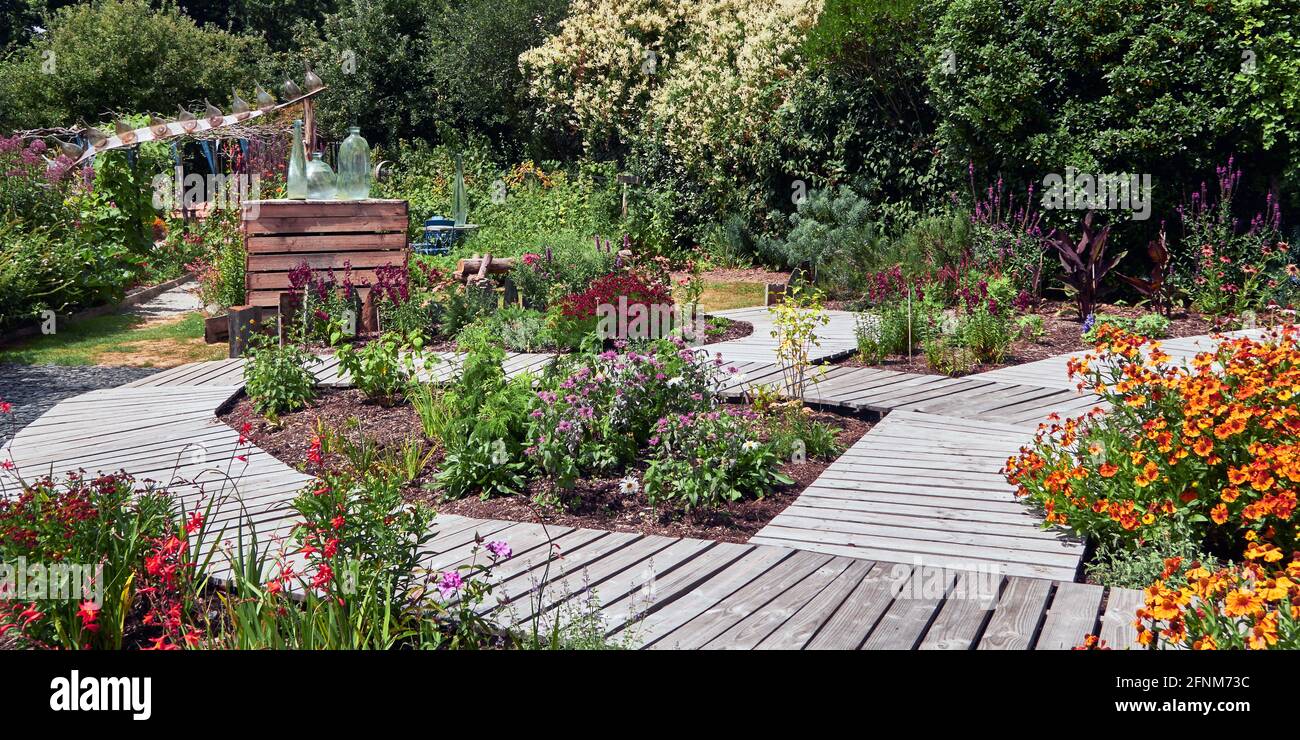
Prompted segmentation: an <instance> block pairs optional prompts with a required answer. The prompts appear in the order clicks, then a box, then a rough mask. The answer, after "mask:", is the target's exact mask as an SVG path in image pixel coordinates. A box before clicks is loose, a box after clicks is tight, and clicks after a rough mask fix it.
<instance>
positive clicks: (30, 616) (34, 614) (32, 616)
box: [18, 602, 45, 627]
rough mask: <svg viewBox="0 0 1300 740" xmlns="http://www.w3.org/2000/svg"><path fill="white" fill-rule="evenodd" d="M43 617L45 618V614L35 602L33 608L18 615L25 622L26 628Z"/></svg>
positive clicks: (28, 608) (30, 607)
mask: <svg viewBox="0 0 1300 740" xmlns="http://www.w3.org/2000/svg"><path fill="white" fill-rule="evenodd" d="M43 616H45V612H43V611H40V610H39V609H37V608H36V604H35V603H34V602H33V603H32V605H31V606H29V607H27V608H26V609H24V610H22V611H21V612H19V613H18V618H19V619H21V620H23V626H24V627H26V626H28V625H30V624H31V623H32V622H35V621H36V620H38V619H40V618H41V617H43Z"/></svg>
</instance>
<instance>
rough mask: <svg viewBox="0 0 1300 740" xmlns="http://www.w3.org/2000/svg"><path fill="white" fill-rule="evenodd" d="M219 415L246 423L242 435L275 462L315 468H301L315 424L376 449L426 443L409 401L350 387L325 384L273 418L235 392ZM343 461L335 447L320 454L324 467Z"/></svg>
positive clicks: (237, 425)
mask: <svg viewBox="0 0 1300 740" xmlns="http://www.w3.org/2000/svg"><path fill="white" fill-rule="evenodd" d="M220 418H221V420H222V421H224V422H226V424H228V425H229V426H230V427H232V428H234V429H242V428H243V426H244V424H245V423H247V424H249V425H250V426H251V430H250V431H249V433H248V438H249V440H250V441H252V443H253V444H255V445H257V446H258V447H260V448H261V449H263V450H265V451H266V452H269V453H270V454H271V456H272V457H274V458H276V459H277V460H279V461H280V462H283V463H285V464H286V465H290V466H292V467H294V468H296V469H298V470H302V471H305V472H308V473H317V472H319V471H317V470H307V450H308V449H309V448H310V446H311V440H312V437H314V436H316V433H317V429H318V428H327V429H330V430H332V431H334V432H336V433H341V434H346V435H347V437H348V439H350V440H353V441H358V442H359V441H360V440H361V439H362V438H363V437H364V439H365V440H367V441H368V443H369V444H372V445H374V446H375V449H376V450H381V451H382V450H399V449H401V447H402V445H403V443H405V442H406V440H408V439H417V440H421V442H422V443H424V444H425V449H426V450H427V449H428V443H427V442H424V437H423V435H422V434H421V431H420V418H419V416H417V415H416V413H415V409H414V408H412V407H411V406H410V404H405V403H403V404H399V405H395V406H383V405H380V404H377V403H371V402H369V401H367V400H366V399H365V397H364V396H363V395H362V393H361V391H358V390H356V389H330V390H325V391H323V392H322V393H321V394H320V395H318V396H317V397H316V399H315V400H313V401H312V402H311V403H310V404H308V406H307V407H306V408H304V409H300V410H298V411H295V412H293V413H290V414H285V415H283V416H281V417H280V419H279V421H278V423H276V424H272V423H270V422H268V421H267V420H266V419H265V418H263V417H262V416H261V415H260V414H258V413H257V412H256V411H255V410H253V404H252V402H250V401H249V400H248V397H247V396H241V397H240V398H239V400H238V401H237V402H236V403H235V404H234V406H233V407H232V408H230V409H229V410H228V411H226V412H225V413H223V414H221V417H220ZM344 463H345V460H344V458H343V457H342V455H340V454H338V453H331V454H329V455H327V456H326V457H325V460H324V465H325V467H326V468H327V469H333V468H336V467H339V466H342V465H343V464H344Z"/></svg>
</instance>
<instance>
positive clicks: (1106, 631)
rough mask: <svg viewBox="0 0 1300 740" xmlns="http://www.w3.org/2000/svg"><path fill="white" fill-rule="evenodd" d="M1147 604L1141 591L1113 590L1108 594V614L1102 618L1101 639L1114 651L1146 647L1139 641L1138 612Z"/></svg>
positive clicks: (1129, 589) (1128, 589)
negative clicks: (1136, 623) (1135, 622)
mask: <svg viewBox="0 0 1300 740" xmlns="http://www.w3.org/2000/svg"><path fill="white" fill-rule="evenodd" d="M1144 603H1145V597H1144V596H1143V594H1142V592H1141V591H1137V590H1135V589H1131V588H1112V589H1110V590H1109V592H1108V593H1107V594H1106V612H1105V614H1103V615H1102V618H1101V633H1100V635H1099V637H1100V638H1101V639H1102V640H1103V641H1105V643H1106V645H1107V647H1110V648H1112V649H1114V650H1122V649H1124V648H1142V647H1144V646H1143V645H1142V644H1141V643H1139V642H1138V641H1137V628H1135V627H1134V626H1133V622H1134V620H1136V619H1137V610H1138V609H1139V608H1140V607H1141V606H1142V605H1143V604H1144Z"/></svg>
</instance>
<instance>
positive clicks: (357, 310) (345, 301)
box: [289, 260, 370, 344]
mask: <svg viewBox="0 0 1300 740" xmlns="http://www.w3.org/2000/svg"><path fill="white" fill-rule="evenodd" d="M289 287H290V290H291V291H292V292H293V293H294V294H295V306H294V309H295V311H296V313H297V316H296V318H295V321H294V324H293V326H292V327H291V334H292V335H293V336H294V338H295V339H298V340H299V341H303V342H307V341H323V342H328V343H329V344H337V343H338V342H339V341H340V340H341V339H342V338H343V337H344V336H345V335H349V334H350V333H352V332H355V329H356V325H355V321H356V318H357V317H359V316H360V315H361V296H360V294H359V293H358V290H359V289H360V288H368V287H370V286H369V283H368V282H367V281H365V280H357V279H355V278H354V276H353V274H352V263H351V261H347V260H345V261H344V263H343V276H342V278H340V277H339V276H338V275H337V274H336V273H335V272H334V269H333V268H326V269H324V270H316V269H313V268H312V266H311V265H310V264H308V263H307V262H305V261H304V262H301V263H299V264H298V266H297V267H295V268H294V269H292V270H290V271H289ZM349 318H350V319H351V321H349ZM349 323H351V324H352V325H351V326H348V324H349ZM348 329H351V330H352V332H349V331H347V330H348Z"/></svg>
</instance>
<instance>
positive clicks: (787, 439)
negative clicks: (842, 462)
mask: <svg viewBox="0 0 1300 740" xmlns="http://www.w3.org/2000/svg"><path fill="white" fill-rule="evenodd" d="M760 422H761V424H762V425H763V427H764V430H765V434H766V437H767V443H768V445H769V446H770V447H771V448H772V452H773V454H775V455H776V456H777V457H778V458H780V459H782V460H791V461H793V462H799V460H797V459H796V458H798V457H800V456H803V458H804V459H812V458H818V459H832V458H834V457H836V456H837V455H839V454H840V452H842V451H843V447H842V446H841V445H840V443H839V440H838V435H839V430H837V429H836V428H835V427H833V426H831V425H829V424H826V423H824V422H821V421H817V420H816V419H813V418H812V409H810V408H808V407H807V406H799V405H795V404H782V405H780V406H779V407H777V408H773V409H771V410H770V411H769V412H768V413H767V414H765V415H763V416H762V417H760Z"/></svg>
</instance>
